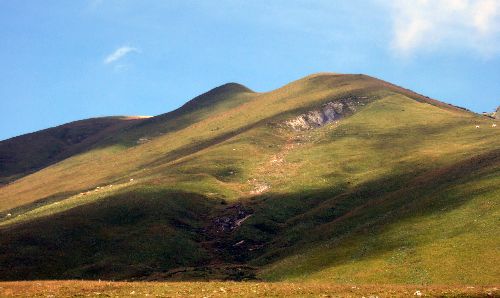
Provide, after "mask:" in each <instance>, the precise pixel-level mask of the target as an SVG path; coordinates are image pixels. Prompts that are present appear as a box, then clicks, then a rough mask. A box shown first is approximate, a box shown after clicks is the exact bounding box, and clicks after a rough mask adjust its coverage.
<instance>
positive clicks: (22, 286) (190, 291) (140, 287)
mask: <svg viewBox="0 0 500 298" xmlns="http://www.w3.org/2000/svg"><path fill="white" fill-rule="evenodd" d="M499 295H500V292H499V291H498V288H497V287H487V286H480V287H473V286H456V287H453V286H416V285H415V286H409V285H404V286H402V285H334V284H325V283H283V282H280V283H265V282H108V281H74V280H67V281H20V282H2V283H0V296H1V297H498V296H499Z"/></svg>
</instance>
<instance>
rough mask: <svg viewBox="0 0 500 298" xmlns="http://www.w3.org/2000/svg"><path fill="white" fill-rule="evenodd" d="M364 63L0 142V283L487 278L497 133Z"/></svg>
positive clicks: (495, 208) (497, 179) (494, 255)
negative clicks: (361, 71) (359, 69)
mask: <svg viewBox="0 0 500 298" xmlns="http://www.w3.org/2000/svg"><path fill="white" fill-rule="evenodd" d="M496 124H498V120H495V119H493V118H488V117H484V116H482V115H478V114H475V113H472V112H470V111H468V110H466V109H463V108H460V107H455V106H452V105H449V104H446V103H443V102H440V101H437V100H435V99H431V98H428V97H426V96H423V95H420V94H417V93H415V92H413V91H411V90H408V89H405V88H402V87H399V86H396V85H393V84H390V83H388V82H384V81H381V80H379V79H376V78H372V77H370V76H366V75H344V74H330V73H321V74H315V75H311V76H307V77H305V78H302V79H300V80H297V81H294V82H291V83H290V84H287V85H285V86H283V87H281V88H279V89H276V90H273V91H270V92H264V93H258V92H254V91H252V90H250V89H248V88H247V87H245V86H242V85H239V84H236V83H229V84H226V85H223V86H220V87H217V88H215V89H212V90H210V91H208V92H207V93H204V94H202V95H200V96H198V97H196V98H194V99H193V100H191V101H189V102H187V103H186V104H185V105H184V106H182V107H180V108H179V109H177V110H175V111H172V112H169V113H165V114H161V115H159V116H155V117H151V118H147V119H129V120H127V119H125V118H119V117H118V118H116V117H111V118H98V119H90V120H83V121H80V122H74V123H70V124H66V125H63V126H59V127H56V128H53V129H49V130H44V131H40V132H36V133H33V134H29V135H24V136H20V137H17V138H12V139H9V140H6V141H2V142H0V177H1V179H3V181H8V182H9V183H8V184H5V185H3V186H0V279H1V280H25V279H76V278H77V279H80V278H85V279H89V278H90V279H118V280H121V279H126V280H165V279H168V280H219V279H231V280H251V279H261V280H271V281H282V280H283V281H290V280H295V281H297V280H300V281H303V280H307V281H328V282H335V283H341V284H342V283H344V284H360V283H365V284H373V283H377V284H398V283H399V284H450V285H457V284H460V285H470V284H481V285H493V284H499V282H500V280H499V277H500V271H499V269H498V268H497V267H498V266H494V265H493V264H496V263H499V261H500V257H499V254H498V247H500V242H499V241H500V240H499V239H500V229H498V222H499V220H500V208H499V204H498V200H497V198H499V197H500V149H499V148H500V130H499V128H498V127H497V126H496Z"/></svg>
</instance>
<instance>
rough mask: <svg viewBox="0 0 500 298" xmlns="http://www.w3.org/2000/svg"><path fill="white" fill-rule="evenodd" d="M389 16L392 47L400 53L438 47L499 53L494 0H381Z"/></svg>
mask: <svg viewBox="0 0 500 298" xmlns="http://www.w3.org/2000/svg"><path fill="white" fill-rule="evenodd" d="M382 2H383V3H384V4H385V5H387V6H388V7H389V8H390V11H391V14H392V19H393V40H392V47H393V49H394V50H396V52H398V53H399V54H401V55H403V56H408V55H412V54H415V53H416V52H417V51H419V50H434V49H437V48H442V47H454V48H457V47H459V48H466V49H472V50H474V51H476V52H479V53H480V54H482V55H486V56H490V55H495V54H498V53H500V1H498V0H413V1H407V0H382Z"/></svg>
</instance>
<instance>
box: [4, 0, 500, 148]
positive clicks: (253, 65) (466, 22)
mask: <svg viewBox="0 0 500 298" xmlns="http://www.w3.org/2000/svg"><path fill="white" fill-rule="evenodd" d="M316 72H337V73H363V74H368V75H371V76H375V77H378V78H381V79H383V80H387V81H390V82H392V83H395V84H397V85H401V86H403V87H406V88H409V89H412V90H414V91H417V92H419V93H421V94H424V95H427V96H430V97H433V98H436V99H439V100H442V101H445V102H448V103H452V104H455V105H458V106H462V107H466V108H468V109H471V110H473V111H475V112H483V111H488V112H489V111H493V110H494V109H495V108H496V106H498V105H500V0H337V1H333V0H316V1H314V0H273V1H269V0H253V1H245V0H212V1H210V0H203V1H202V0H199V1H196V0H179V1H176V0H168V1H162V0H135V1H133V0H71V1H65V0H58V1H56V0H44V1H42V0H0V112H1V117H0V140H3V139H7V138H10V137H13V136H16V135H20V134H24V133H28V132H33V131H37V130H40V129H44V128H48V127H52V126H56V125H60V124H63V123H67V122H70V121H74V120H79V119H85V118H91V117H100V116H110V115H158V114H162V113H165V112H168V111H171V110H173V109H175V108H177V107H179V106H181V105H182V104H183V103H185V102H186V101H188V100H189V99H191V98H193V97H195V96H196V95H199V94H201V93H203V92H206V91H208V90H210V89H212V88H214V87H216V86H219V85H222V84H224V83H227V82H238V83H241V84H243V85H245V86H247V87H249V88H251V89H253V90H255V91H259V92H264V91H270V90H273V89H276V88H278V87H280V86H282V85H284V84H286V83H289V82H290V81H293V80H296V79H299V78H302V77H304V76H306V75H309V74H312V73H316Z"/></svg>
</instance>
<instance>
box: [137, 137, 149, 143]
mask: <svg viewBox="0 0 500 298" xmlns="http://www.w3.org/2000/svg"><path fill="white" fill-rule="evenodd" d="M149 141H151V139H149V138H146V137H142V138H139V139H138V140H137V141H136V143H137V144H144V143H147V142H149Z"/></svg>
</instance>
